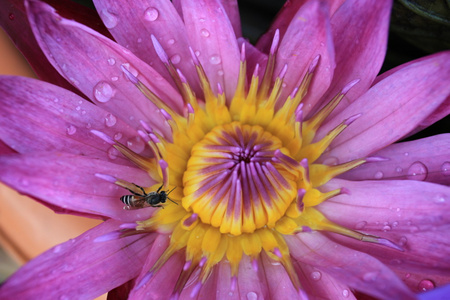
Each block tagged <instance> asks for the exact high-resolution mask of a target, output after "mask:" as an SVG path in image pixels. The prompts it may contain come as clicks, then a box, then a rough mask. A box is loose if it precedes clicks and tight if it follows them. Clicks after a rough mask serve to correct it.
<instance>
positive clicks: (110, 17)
mask: <svg viewBox="0 0 450 300" xmlns="http://www.w3.org/2000/svg"><path fill="white" fill-rule="evenodd" d="M100 15H101V16H102V20H103V23H104V24H105V26H106V28H108V29H111V28H114V27H116V26H117V23H118V21H119V20H118V19H117V16H116V14H113V13H111V12H109V11H108V10H107V9H102V10H101V11H100Z"/></svg>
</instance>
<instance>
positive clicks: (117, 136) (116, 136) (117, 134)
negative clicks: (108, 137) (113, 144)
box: [114, 132, 122, 141]
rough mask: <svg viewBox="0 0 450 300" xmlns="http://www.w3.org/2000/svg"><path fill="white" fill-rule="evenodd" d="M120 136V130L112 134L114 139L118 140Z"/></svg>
mask: <svg viewBox="0 0 450 300" xmlns="http://www.w3.org/2000/svg"><path fill="white" fill-rule="evenodd" d="M121 138H122V134H121V133H120V132H118V133H116V134H115V135H114V139H115V140H116V141H118V140H120V139H121Z"/></svg>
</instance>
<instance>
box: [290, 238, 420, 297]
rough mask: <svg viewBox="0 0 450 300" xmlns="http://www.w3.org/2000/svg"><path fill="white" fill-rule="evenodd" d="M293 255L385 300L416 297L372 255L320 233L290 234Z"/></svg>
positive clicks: (359, 289)
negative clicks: (348, 246)
mask: <svg viewBox="0 0 450 300" xmlns="http://www.w3.org/2000/svg"><path fill="white" fill-rule="evenodd" d="M286 242H287V243H288V245H289V249H291V255H292V256H293V257H294V258H295V259H296V260H298V261H300V262H303V263H306V264H309V265H312V266H314V267H316V268H317V269H319V270H322V271H324V272H326V273H328V274H330V275H331V276H333V277H335V278H341V279H342V281H343V282H345V284H348V285H349V286H350V287H352V288H354V289H356V290H358V291H362V292H364V293H366V294H368V295H371V296H374V297H378V298H381V299H414V295H413V294H412V292H411V291H409V290H408V288H407V287H406V286H405V284H404V283H403V282H402V281H401V280H400V279H399V278H398V277H397V276H396V275H395V273H394V272H392V271H391V270H390V269H389V268H388V267H386V266H385V265H384V264H383V263H381V262H380V261H378V260H377V259H375V258H373V257H372V256H370V255H368V254H365V253H362V252H358V251H355V250H352V249H349V248H347V247H344V246H341V245H339V244H337V243H335V242H333V241H331V240H330V239H328V238H327V237H325V236H323V235H322V234H321V233H319V232H312V233H299V234H297V235H296V236H287V237H286Z"/></svg>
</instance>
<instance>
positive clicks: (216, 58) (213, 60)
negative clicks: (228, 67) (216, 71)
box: [209, 55, 222, 65]
mask: <svg viewBox="0 0 450 300" xmlns="http://www.w3.org/2000/svg"><path fill="white" fill-rule="evenodd" d="M209 62H210V63H211V64H213V65H218V64H220V63H221V62H222V59H221V58H220V56H218V55H213V56H211V57H210V58H209Z"/></svg>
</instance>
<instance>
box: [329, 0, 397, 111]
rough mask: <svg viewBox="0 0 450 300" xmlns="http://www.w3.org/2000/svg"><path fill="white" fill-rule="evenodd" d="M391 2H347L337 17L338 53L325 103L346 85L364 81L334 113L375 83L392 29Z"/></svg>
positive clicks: (334, 25) (334, 28) (334, 26)
mask: <svg viewBox="0 0 450 300" xmlns="http://www.w3.org/2000/svg"><path fill="white" fill-rule="evenodd" d="M390 10H391V2H390V1H378V0H367V1H360V0H356V1H355V0H351V1H346V2H345V3H344V4H343V5H342V6H341V7H340V8H339V9H338V10H337V11H336V13H335V14H334V15H333V17H332V19H331V28H332V32H333V42H334V44H335V53H336V69H335V71H334V77H333V81H332V83H331V85H330V88H329V89H328V91H327V93H326V94H325V95H324V97H323V98H322V101H321V102H322V103H324V102H325V103H327V102H328V101H330V99H332V98H333V97H334V96H335V95H337V94H338V93H339V91H340V90H341V89H342V87H343V86H345V85H346V84H347V83H349V82H351V81H352V80H355V79H360V81H359V82H358V84H357V85H355V87H353V88H352V89H351V90H350V91H349V92H348V93H347V94H346V96H345V97H344V99H343V100H342V102H341V104H340V105H339V107H338V108H336V109H335V111H333V113H336V112H338V111H339V110H341V109H342V108H344V107H346V106H347V105H348V104H349V103H351V102H353V101H354V99H356V98H358V97H359V96H361V95H362V94H363V93H364V92H365V91H367V89H368V88H369V87H370V85H371V84H372V82H373V80H374V79H375V77H376V76H377V74H378V72H379V71H380V68H381V65H382V64H383V60H384V56H385V53H386V46H387V35H388V28H389V16H390Z"/></svg>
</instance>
